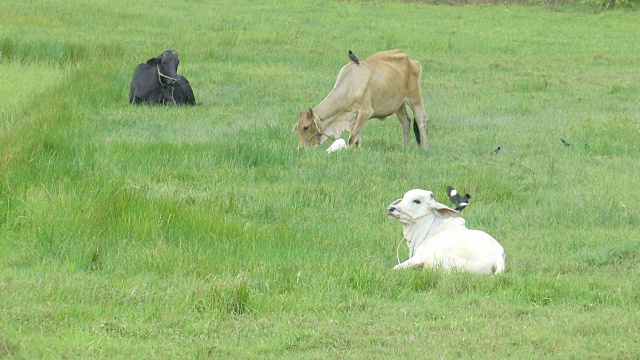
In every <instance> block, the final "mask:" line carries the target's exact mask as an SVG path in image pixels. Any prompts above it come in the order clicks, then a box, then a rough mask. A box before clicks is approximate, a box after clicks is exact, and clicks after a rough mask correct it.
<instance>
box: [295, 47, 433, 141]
mask: <svg viewBox="0 0 640 360" xmlns="http://www.w3.org/2000/svg"><path fill="white" fill-rule="evenodd" d="M421 83H422V66H421V65H420V63H419V62H417V61H415V60H413V59H411V58H410V57H409V55H407V54H406V53H404V52H402V51H400V50H391V51H383V52H379V53H376V54H374V55H372V56H370V57H368V58H367V59H365V60H363V61H360V64H356V63H355V62H349V63H348V64H347V65H345V66H343V67H342V69H341V70H340V73H339V74H338V78H337V79H336V84H335V85H334V86H333V89H332V90H331V92H330V93H329V95H327V97H326V98H325V99H324V100H322V102H321V103H320V104H319V105H318V106H316V107H315V109H309V111H302V112H300V120H298V123H297V124H296V126H295V127H294V129H293V131H294V132H297V133H299V138H298V147H311V146H317V145H319V144H322V143H323V142H324V141H325V140H326V139H327V138H336V137H339V136H340V135H341V134H342V133H343V132H344V131H350V133H351V134H350V136H349V146H352V145H353V144H356V146H358V147H360V145H361V139H360V136H361V134H362V130H364V126H365V124H366V122H367V121H368V120H369V119H371V118H376V119H380V120H384V119H385V118H386V117H387V116H389V115H391V114H394V113H395V114H396V116H397V117H398V120H399V121H400V124H401V125H402V135H403V142H402V144H403V146H404V147H407V146H409V132H410V130H411V129H410V128H411V119H410V118H409V115H408V114H407V110H406V108H405V103H407V104H408V105H409V107H411V110H412V111H413V114H414V124H413V128H414V132H415V136H416V141H417V142H418V143H419V144H422V147H423V148H424V149H425V150H426V149H427V148H428V147H429V139H428V137H427V129H428V119H427V113H426V112H425V111H424V105H423V104H422V95H421V90H420V86H421ZM416 123H417V126H416Z"/></svg>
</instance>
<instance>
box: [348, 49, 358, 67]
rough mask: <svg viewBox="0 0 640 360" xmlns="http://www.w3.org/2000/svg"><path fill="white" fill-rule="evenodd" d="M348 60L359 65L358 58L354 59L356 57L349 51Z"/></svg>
mask: <svg viewBox="0 0 640 360" xmlns="http://www.w3.org/2000/svg"><path fill="white" fill-rule="evenodd" d="M349 60H351V61H353V62H354V63H356V64H358V65H360V61H359V60H358V58H357V57H356V55H355V54H354V53H353V52H351V50H349Z"/></svg>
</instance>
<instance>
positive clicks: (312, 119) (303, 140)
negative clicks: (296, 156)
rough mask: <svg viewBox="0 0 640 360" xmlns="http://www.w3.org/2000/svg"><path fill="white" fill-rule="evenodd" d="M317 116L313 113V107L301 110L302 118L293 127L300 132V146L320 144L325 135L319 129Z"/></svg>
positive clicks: (294, 130)
mask: <svg viewBox="0 0 640 360" xmlns="http://www.w3.org/2000/svg"><path fill="white" fill-rule="evenodd" d="M316 120H317V117H316V116H315V114H314V113H313V109H311V108H309V111H301V112H300V119H299V120H298V123H297V124H296V126H295V127H294V128H293V132H294V133H296V132H297V133H298V147H299V148H301V147H312V146H318V145H320V143H321V142H322V140H323V137H324V136H323V135H322V133H321V132H320V130H319V129H318V125H317V122H316Z"/></svg>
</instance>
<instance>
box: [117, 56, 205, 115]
mask: <svg viewBox="0 0 640 360" xmlns="http://www.w3.org/2000/svg"><path fill="white" fill-rule="evenodd" d="M178 65H180V60H179V59H178V53H177V52H176V51H175V50H165V51H164V52H163V53H162V54H160V55H159V56H158V57H155V58H152V59H149V60H147V63H146V64H140V65H138V67H136V70H135V71H134V73H133V78H132V79H131V88H130V91H129V103H131V104H139V103H147V104H149V105H154V104H164V103H169V102H170V103H174V104H184V103H185V102H186V101H187V100H191V99H193V103H195V99H194V98H193V91H192V90H191V86H190V85H189V82H188V81H186V80H187V79H186V78H184V77H181V76H179V75H178ZM182 79H184V81H185V82H186V85H181V84H180V82H181V80H182ZM176 94H179V96H177V97H176ZM189 94H190V95H189ZM172 95H173V96H172ZM177 98H179V99H182V100H181V102H178V101H177ZM174 100H175V101H174Z"/></svg>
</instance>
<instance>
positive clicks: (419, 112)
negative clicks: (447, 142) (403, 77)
mask: <svg viewBox="0 0 640 360" xmlns="http://www.w3.org/2000/svg"><path fill="white" fill-rule="evenodd" d="M408 103H409V107H411V110H413V116H414V117H415V121H416V122H417V123H418V129H420V139H421V141H420V142H421V144H422V148H424V149H425V150H427V149H428V148H429V136H428V131H429V117H428V116H427V112H426V111H424V105H423V104H422V98H421V97H420V95H419V94H418V95H417V96H415V97H414V98H411V99H409V101H408Z"/></svg>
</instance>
